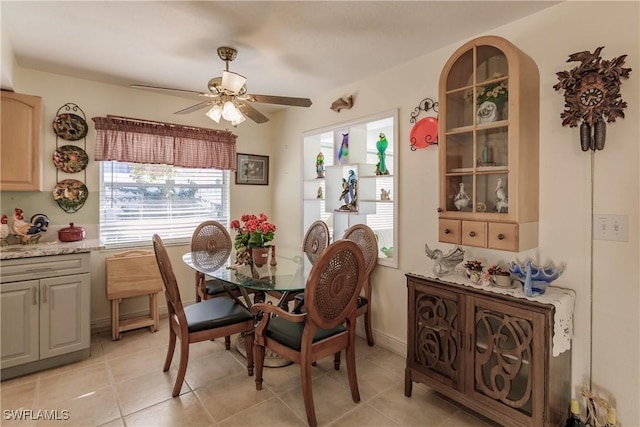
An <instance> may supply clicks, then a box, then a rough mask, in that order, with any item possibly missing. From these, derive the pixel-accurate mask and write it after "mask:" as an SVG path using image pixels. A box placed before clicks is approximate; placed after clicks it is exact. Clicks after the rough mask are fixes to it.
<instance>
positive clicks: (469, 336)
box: [467, 334, 472, 352]
mask: <svg viewBox="0 0 640 427" xmlns="http://www.w3.org/2000/svg"><path fill="white" fill-rule="evenodd" d="M471 345H472V344H471V334H467V350H468V351H469V352H471Z"/></svg>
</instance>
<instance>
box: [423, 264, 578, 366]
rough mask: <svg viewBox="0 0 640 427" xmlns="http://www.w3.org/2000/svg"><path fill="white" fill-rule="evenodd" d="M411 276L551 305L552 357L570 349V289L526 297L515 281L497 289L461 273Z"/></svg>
mask: <svg viewBox="0 0 640 427" xmlns="http://www.w3.org/2000/svg"><path fill="white" fill-rule="evenodd" d="M413 274H415V275H418V276H423V277H426V278H429V279H438V280H440V281H443V282H451V283H457V284H459V285H464V286H469V287H472V288H477V289H482V290H485V291H487V292H494V293H496V294H504V295H510V296H512V297H516V298H524V299H528V300H531V301H536V302H539V303H542V304H552V305H553V306H554V307H555V308H556V312H555V315H554V317H553V356H554V357H556V356H559V355H560V354H561V353H563V352H565V351H567V350H569V349H570V348H571V340H572V339H573V305H574V302H575V298H576V293H575V291H574V290H572V289H566V288H559V287H556V286H549V287H547V290H546V291H545V293H544V294H542V295H538V296H535V297H527V296H525V295H524V290H523V286H522V284H521V283H520V282H518V281H515V280H514V283H517V285H516V286H515V287H514V288H499V287H497V286H493V285H477V284H475V283H473V282H471V281H469V279H467V277H466V276H465V275H464V273H461V272H454V273H452V274H450V275H448V276H444V277H436V275H435V274H433V272H432V271H431V268H429V269H428V270H427V271H422V272H413Z"/></svg>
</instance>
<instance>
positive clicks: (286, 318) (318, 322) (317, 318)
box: [251, 240, 366, 426]
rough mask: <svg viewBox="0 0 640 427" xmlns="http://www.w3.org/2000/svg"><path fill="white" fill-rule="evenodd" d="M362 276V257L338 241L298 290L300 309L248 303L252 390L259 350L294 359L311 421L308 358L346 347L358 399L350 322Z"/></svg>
mask: <svg viewBox="0 0 640 427" xmlns="http://www.w3.org/2000/svg"><path fill="white" fill-rule="evenodd" d="M365 280H366V276H365V269H364V256H363V255H362V251H361V250H360V248H359V247H358V245H357V244H355V243H354V242H352V241H349V240H341V241H339V242H336V243H333V244H332V245H329V246H328V247H327V249H326V250H325V251H324V252H323V253H322V254H320V256H319V257H318V259H317V260H316V263H315V264H314V265H313V266H312V268H311V271H310V273H309V276H308V279H307V284H306V288H305V291H304V296H305V302H306V304H305V306H306V308H307V310H306V312H305V313H302V314H293V313H289V312H287V311H284V310H282V309H281V308H279V307H277V306H274V305H272V304H265V303H259V304H254V305H253V307H252V308H251V312H252V313H253V314H254V315H255V316H256V317H257V318H260V321H259V323H258V324H257V326H256V330H255V345H254V351H255V355H254V359H255V362H256V390H262V372H263V366H264V356H265V349H269V350H270V351H273V352H275V353H277V354H279V355H280V356H282V357H284V358H286V359H289V360H291V361H293V362H295V363H299V364H300V377H301V382H302V396H303V399H304V406H305V410H306V413H307V420H308V422H309V425H310V426H316V425H317V420H316V414H315V408H314V403H313V390H312V386H311V376H312V375H311V371H312V367H311V364H312V362H314V361H316V360H319V359H322V358H324V357H327V356H329V355H331V354H333V355H334V364H335V368H336V370H337V369H340V352H341V351H342V350H346V357H347V374H348V378H349V386H350V389H351V397H352V398H353V401H354V402H359V401H360V392H359V390H358V379H357V375H356V355H355V322H356V304H357V298H358V294H360V291H361V289H362V286H363V283H364V281H365Z"/></svg>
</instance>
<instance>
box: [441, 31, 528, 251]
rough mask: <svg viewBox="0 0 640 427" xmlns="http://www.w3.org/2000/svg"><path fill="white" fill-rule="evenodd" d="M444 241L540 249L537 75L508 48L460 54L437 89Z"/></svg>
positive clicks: (491, 44)
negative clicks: (538, 247) (537, 247)
mask: <svg viewBox="0 0 640 427" xmlns="http://www.w3.org/2000/svg"><path fill="white" fill-rule="evenodd" d="M439 102H440V118H439V135H440V137H439V144H440V206H439V209H438V211H439V212H440V223H439V240H440V241H441V242H447V243H454V244H462V245H467V246H476V247H484V248H490V249H500V250H506V251H521V250H524V249H529V248H533V247H536V246H537V245H538V170H539V160H538V157H539V154H538V143H539V141H538V138H539V137H538V134H539V104H540V94H539V74H538V68H537V66H536V64H535V62H534V61H533V60H532V59H531V58H530V57H528V56H527V55H526V54H525V53H523V52H522V51H521V50H519V49H518V48H517V47H515V46H514V45H513V44H511V43H510V42H509V41H507V40H505V39H503V38H501V37H496V36H485V37H480V38H477V39H474V40H471V41H469V42H468V43H466V44H465V45H463V46H462V47H460V48H459V49H458V50H457V51H456V52H455V53H454V54H453V55H452V56H451V58H449V60H448V61H447V63H446V64H445V66H444V68H443V70H442V74H441V75H440V84H439Z"/></svg>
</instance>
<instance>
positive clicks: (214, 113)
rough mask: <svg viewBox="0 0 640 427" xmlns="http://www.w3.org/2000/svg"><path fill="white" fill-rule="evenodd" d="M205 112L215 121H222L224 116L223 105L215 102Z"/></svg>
mask: <svg viewBox="0 0 640 427" xmlns="http://www.w3.org/2000/svg"><path fill="white" fill-rule="evenodd" d="M205 114H206V115H207V116H208V117H209V118H210V119H211V120H213V121H214V122H216V123H220V118H221V117H222V107H221V106H220V104H215V105H214V106H213V107H211V109H210V110H209V111H207V112H206V113H205Z"/></svg>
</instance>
